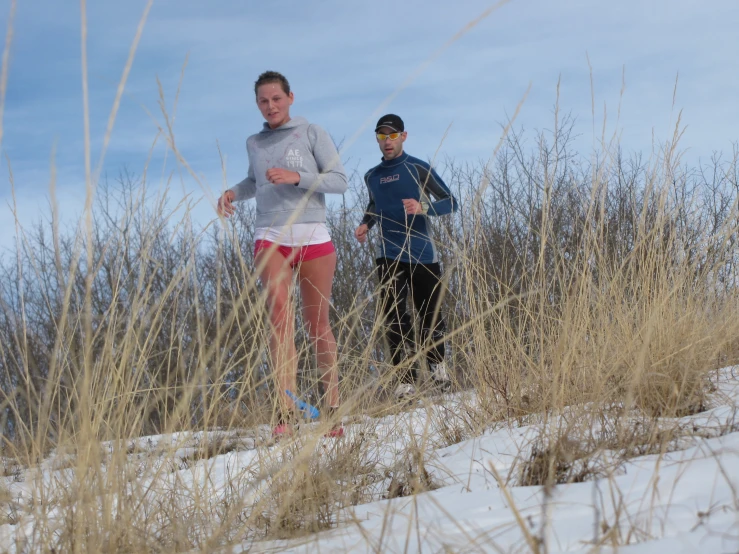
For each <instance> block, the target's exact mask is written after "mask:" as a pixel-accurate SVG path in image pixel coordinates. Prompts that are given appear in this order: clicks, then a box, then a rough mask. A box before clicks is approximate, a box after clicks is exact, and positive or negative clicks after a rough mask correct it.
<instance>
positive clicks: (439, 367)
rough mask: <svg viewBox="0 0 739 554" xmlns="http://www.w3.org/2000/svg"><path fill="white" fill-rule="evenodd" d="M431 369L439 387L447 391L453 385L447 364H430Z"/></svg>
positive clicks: (435, 383) (432, 376)
mask: <svg viewBox="0 0 739 554" xmlns="http://www.w3.org/2000/svg"><path fill="white" fill-rule="evenodd" d="M429 368H430V369H431V378H432V379H433V381H434V385H436V386H437V387H438V388H439V389H441V390H442V391H444V392H446V391H448V390H449V389H450V388H451V386H452V380H451V379H450V378H449V372H448V371H447V369H446V364H445V363H444V362H440V363H438V364H429Z"/></svg>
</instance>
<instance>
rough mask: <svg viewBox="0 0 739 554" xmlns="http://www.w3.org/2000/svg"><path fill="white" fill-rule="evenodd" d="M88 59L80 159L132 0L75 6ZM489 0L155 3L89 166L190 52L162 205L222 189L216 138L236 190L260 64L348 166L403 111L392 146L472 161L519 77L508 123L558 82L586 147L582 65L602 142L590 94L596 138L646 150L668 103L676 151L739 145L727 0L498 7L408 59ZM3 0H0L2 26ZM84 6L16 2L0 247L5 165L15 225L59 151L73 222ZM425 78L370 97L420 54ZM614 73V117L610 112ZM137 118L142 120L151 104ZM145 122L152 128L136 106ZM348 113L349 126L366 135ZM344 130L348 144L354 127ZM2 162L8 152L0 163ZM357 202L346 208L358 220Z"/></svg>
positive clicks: (536, 119)
mask: <svg viewBox="0 0 739 554" xmlns="http://www.w3.org/2000/svg"><path fill="white" fill-rule="evenodd" d="M89 4H90V5H89V6H88V14H87V17H88V26H89V30H88V42H87V44H88V56H89V69H88V71H89V94H90V122H91V123H90V130H91V136H92V160H93V163H96V162H97V160H98V157H99V155H100V148H101V144H102V137H103V135H104V132H105V128H106V125H107V120H108V114H109V111H110V108H111V105H112V102H113V99H114V97H115V91H116V88H117V85H118V81H119V79H120V76H121V73H122V71H123V67H124V64H125V61H126V58H127V56H128V52H129V48H130V45H131V42H132V40H133V38H134V35H135V33H136V28H137V25H138V22H139V19H140V17H141V15H142V13H143V11H144V8H145V6H146V1H145V0H126V2H90V3H89ZM492 5H494V3H493V2H486V1H482V0H464V1H459V2H454V3H453V2H448V1H444V2H442V1H437V0H397V1H396V2H392V3H389V2H346V1H339V0H323V1H321V2H310V3H309V2H299V1H296V0H271V1H270V2H253V1H244V0H241V1H229V0H221V1H220V2H211V3H207V4H206V3H205V2H202V1H201V0H155V2H154V5H153V8H152V10H151V12H150V14H149V18H148V20H147V22H146V26H145V28H144V33H143V37H142V39H141V43H140V45H139V48H138V51H137V53H136V58H135V62H134V66H133V69H132V70H131V74H130V77H129V80H128V82H127V85H126V92H125V95H124V97H123V100H122V103H121V108H120V111H119V113H118V118H117V121H116V124H115V129H114V132H113V137H112V140H111V143H110V147H109V149H108V152H107V156H106V159H105V165H104V171H105V173H106V174H107V175H108V176H109V177H116V176H117V175H118V174H119V172H120V171H121V169H123V168H124V167H125V168H127V169H128V171H130V172H131V173H133V174H139V175H140V174H141V173H142V172H143V170H144V166H145V164H146V160H147V158H148V157H149V153H150V150H151V148H152V143H153V141H154V139H155V137H156V134H157V122H158V124H160V125H161V124H162V123H163V117H162V115H161V112H160V111H159V107H158V101H159V92H158V85H157V78H159V80H160V81H161V83H162V87H163V90H164V96H165V101H166V103H167V105H168V107H169V108H170V109H171V107H172V103H173V101H174V97H175V93H176V89H177V83H178V81H179V79H180V73H181V71H182V67H183V64H184V62H185V59H186V58H187V60H188V62H187V67H186V68H185V74H184V80H183V86H182V89H181V92H180V96H179V103H178V107H177V114H176V121H175V123H174V132H175V137H176V141H177V144H178V147H179V149H180V151H181V152H182V153H183V155H184V156H185V158H186V159H187V161H188V162H189V164H190V166H191V167H192V168H193V169H194V171H196V172H197V173H198V175H201V177H202V182H203V183H204V185H203V186H199V185H197V184H196V183H195V182H194V180H193V179H191V178H190V177H188V176H187V175H186V174H185V173H184V172H182V171H180V170H178V167H177V164H176V163H175V161H174V159H173V157H172V156H171V155H169V156H167V157H165V152H166V148H165V146H164V144H163V143H162V142H160V143H159V145H158V146H155V147H154V150H153V157H152V161H151V163H150V165H149V171H148V178H149V182H150V186H151V187H153V188H156V187H158V186H159V185H160V184H161V183H162V182H164V181H166V180H167V179H168V178H170V177H172V181H171V183H172V187H171V193H170V194H171V198H172V201H173V202H177V201H178V200H179V199H181V198H182V195H183V194H185V193H190V194H192V195H193V197H194V198H195V199H197V198H199V197H203V201H202V202H201V204H200V207H199V208H198V209H197V211H196V216H197V219H198V221H199V222H203V223H204V222H207V221H208V220H209V219H210V218H212V217H213V212H212V209H211V208H210V206H209V202H210V200H209V199H208V196H209V194H206V193H210V195H212V196H215V195H217V194H218V193H219V191H220V190H221V189H222V187H223V179H222V173H221V167H220V159H219V155H218V148H217V144H220V148H221V151H222V152H223V154H224V156H225V160H226V169H227V181H228V184H229V185H232V184H234V183H236V182H238V181H239V180H241V179H242V178H243V176H244V175H245V173H246V169H247V160H246V153H245V148H244V141H245V139H246V137H247V136H248V135H250V134H252V133H253V132H255V131H257V130H258V129H259V128H260V126H261V121H262V120H261V116H260V114H259V112H258V110H257V109H256V106H255V104H254V97H253V92H252V87H253V82H254V80H255V79H256V77H257V75H258V74H259V73H260V72H262V71H264V70H266V69H274V70H277V71H281V72H283V73H284V74H285V75H287V77H288V78H289V79H290V82H291V84H292V87H293V90H294V92H295V97H296V99H295V104H294V106H293V109H292V113H293V115H303V116H305V117H307V118H308V119H309V120H311V121H313V122H315V123H319V124H320V125H322V126H323V127H325V128H326V129H327V130H328V131H329V132H330V133H331V134H332V135H333V137H334V138H335V139H336V140H337V141H339V142H341V141H344V143H345V144H346V145H347V148H346V149H345V150H344V152H343V157H344V159H345V161H346V162H347V166H348V167H349V168H352V169H357V170H361V171H363V170H365V169H367V168H368V167H370V166H371V165H374V164H375V163H377V161H378V160H379V156H380V154H379V151H378V150H377V146H376V143H375V142H374V138H373V134H372V122H373V121H374V120H375V119H376V118H377V116H379V115H381V113H380V112H385V111H392V112H395V113H399V114H400V115H401V116H402V117H403V118H404V119H405V120H406V125H407V128H408V131H409V138H408V142H407V143H406V150H407V151H408V152H410V153H412V154H413V155H416V156H418V157H421V158H430V157H431V156H433V155H434V152H435V151H436V150H437V148H438V147H439V143H440V141H441V139H442V136H443V135H444V133H445V131H446V130H447V128H448V127H449V126H450V125H451V128H450V130H449V134H448V137H447V139H446V141H445V142H444V144H443V145H442V146H441V150H440V154H441V155H442V156H448V157H451V158H455V159H457V160H460V161H476V160H481V159H482V160H484V159H487V157H488V156H489V155H490V153H491V152H492V150H493V148H494V147H495V145H496V143H497V141H498V139H499V137H500V134H501V125H502V124H504V123H505V122H506V120H507V118H508V117H509V116H510V115H511V114H513V112H514V111H515V108H516V106H517V104H518V103H519V101H520V100H521V98H522V96H523V94H524V93H525V91H526V89H527V88H528V86H529V84H531V87H532V88H531V93H530V94H529V96H528V98H527V100H526V102H525V104H524V106H523V108H522V111H521V114H520V116H519V118H518V120H517V125H518V126H519V127H523V128H524V129H528V130H535V129H542V128H551V126H552V121H553V116H552V113H553V106H554V102H555V99H556V83H557V80H558V79H559V78H561V90H560V104H561V108H562V109H563V110H564V111H569V112H571V113H572V114H573V115H574V116H575V117H576V118H577V121H578V125H577V128H576V130H577V131H578V132H579V133H580V138H579V139H578V140H579V141H580V143H581V145H582V148H583V149H584V150H587V148H589V146H590V145H591V143H592V128H593V122H592V116H591V89H590V75H589V69H588V63H587V60H586V53H587V55H588V56H589V58H590V62H591V64H592V67H593V77H594V90H595V103H596V111H597V116H596V119H597V127H598V135H599V134H600V126H601V122H602V114H603V106H604V105H605V106H606V107H607V112H608V122H609V123H608V125H609V130H610V132H613V131H614V130H618V131H619V132H620V133H621V134H622V144H623V146H624V147H625V148H626V149H628V150H641V151H644V152H645V153H646V154H648V153H649V151H650V150H651V144H652V134H653V133H654V134H655V135H656V136H657V137H658V138H662V139H664V138H667V137H669V136H670V135H671V134H672V129H673V125H674V122H675V117H676V112H675V111H673V109H672V98H673V88H674V85H675V78H676V76H677V75H678V74H679V82H678V89H677V97H676V110H683V123H684V124H685V125H687V129H686V132H685V135H684V139H683V141H682V146H683V147H684V148H688V149H689V150H688V159H691V160H698V159H700V158H702V159H705V158H706V157H708V156H710V155H711V153H712V152H713V151H716V150H723V151H725V152H728V151H730V150H731V147H732V143H733V142H734V141H735V140H737V139H739V132H737V126H736V124H737V122H739V103H738V102H737V101H736V98H737V96H738V95H739V72H737V71H736V56H737V54H738V53H739V34H737V32H736V26H737V23H739V2H737V1H736V0H714V1H707V2H702V3H699V2H695V1H693V0H621V1H619V2H616V1H609V2H605V1H602V0H562V1H552V0H511V1H510V2H508V3H506V4H504V5H502V6H501V7H500V8H499V9H497V10H495V11H493V12H492V13H491V14H490V15H489V16H488V17H487V18H486V19H484V20H483V21H481V22H480V23H479V24H478V25H476V26H475V27H474V28H473V29H471V30H469V32H468V33H466V34H465V35H464V36H463V37H462V38H460V39H459V40H458V41H456V42H455V43H454V44H452V45H451V46H450V47H449V48H448V49H446V50H445V51H444V52H443V53H441V54H440V55H439V56H438V57H436V58H434V59H433V60H431V61H430V63H427V64H426V65H425V66H424V63H425V62H427V61H428V60H429V58H430V57H431V56H432V54H433V53H434V52H436V51H438V49H439V48H440V47H441V46H442V45H444V44H445V43H446V42H447V41H448V40H449V39H450V38H451V37H452V36H454V35H455V33H457V32H458V31H459V30H460V29H462V28H463V27H464V26H465V25H466V24H467V23H469V22H470V21H472V20H474V19H475V18H476V17H477V16H479V15H480V14H481V13H483V12H484V11H485V10H486V9H487V8H489V7H491V6H492ZM9 11H10V2H9V0H0V25H1V31H0V32H2V33H3V42H4V40H5V29H6V26H7V21H8V14H9ZM80 28H81V27H80V7H79V4H78V3H76V2H73V1H60V0H31V1H21V2H19V5H18V8H17V12H16V17H15V20H14V23H13V43H12V46H11V57H10V69H9V79H8V89H7V96H6V104H5V114H4V121H3V125H4V136H3V140H2V145H1V146H2V149H3V158H2V160H1V161H0V251H3V250H5V249H7V248H8V247H9V246H11V245H12V244H13V240H14V239H13V237H14V234H15V227H14V222H13V217H12V214H11V211H10V209H9V208H8V203H9V202H10V182H9V177H8V174H9V171H8V170H9V167H8V161H7V160H9V161H10V165H11V167H12V171H13V175H14V181H15V186H16V198H17V203H18V214H19V217H20V219H21V221H22V223H23V225H24V226H31V225H32V224H33V223H34V222H36V221H38V220H39V218H40V217H43V214H45V213H48V205H49V180H50V174H51V171H50V168H51V164H50V160H51V153H52V148H55V167H56V179H57V191H58V192H57V194H58V197H59V206H60V211H61V213H62V215H63V217H64V219H65V221H66V222H68V223H69V222H74V221H76V220H77V218H78V217H79V216H80V215H81V212H82V208H83V205H84V196H85V184H84V183H85V180H84V178H85V173H84V148H83V146H84V142H83V116H82V114H83V112H82V87H81V64H80ZM422 66H423V67H425V69H424V71H423V72H421V73H420V74H418V75H417V77H416V78H415V79H414V80H413V81H412V82H411V83H409V84H408V86H406V87H405V88H403V89H402V90H400V91H399V92H398V94H397V95H396V96H394V97H393V98H392V100H391V102H390V103H389V104H388V105H387V107H386V108H383V107H382V104H383V102H385V101H386V100H387V99H388V98H389V97H390V96H391V95H392V94H393V93H394V92H396V91H397V90H398V87H399V86H400V85H401V84H402V83H404V82H405V81H406V80H407V78H408V77H409V76H410V75H412V74H414V72H415V71H416V70H417V69H419V68H420V67H422ZM624 68H625V80H626V89H625V93H624V96H623V99H622V105H621V118H620V121H619V122H618V127H616V121H615V118H616V112H617V109H618V104H619V96H620V91H621V80H622V71H624ZM147 111H148V113H147ZM152 116H153V117H154V118H155V119H156V122H155V121H154V120H153V119H152ZM363 126H364V128H363ZM360 130H361V131H362V132H361V134H360V135H359V136H358V140H356V141H354V142H348V141H349V139H350V138H351V137H354V136H355V135H356V133H357V132H358V131H360ZM6 156H7V159H6ZM360 216H361V214H358V215H357V218H358V219H359V217H360Z"/></svg>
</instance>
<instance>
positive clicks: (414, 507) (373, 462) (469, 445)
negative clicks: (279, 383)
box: [0, 368, 739, 553]
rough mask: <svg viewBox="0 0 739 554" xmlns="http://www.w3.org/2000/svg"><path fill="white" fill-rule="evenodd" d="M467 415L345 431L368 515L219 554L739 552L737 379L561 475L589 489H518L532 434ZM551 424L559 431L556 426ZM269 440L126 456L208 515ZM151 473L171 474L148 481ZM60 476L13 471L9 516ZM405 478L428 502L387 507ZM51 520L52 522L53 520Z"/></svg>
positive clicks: (153, 445) (53, 462) (17, 536)
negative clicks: (219, 450)
mask: <svg viewBox="0 0 739 554" xmlns="http://www.w3.org/2000/svg"><path fill="white" fill-rule="evenodd" d="M474 402H475V399H474V397H471V396H465V395H463V394H459V395H455V396H453V397H450V398H448V399H446V401H445V402H443V403H441V404H437V405H434V406H425V407H418V408H417V409H414V410H412V411H409V412H404V413H400V414H395V415H391V416H387V417H384V418H379V419H370V418H364V419H361V418H359V419H356V420H354V421H353V423H351V424H348V425H347V436H346V437H345V438H344V439H341V440H342V441H346V442H344V444H356V445H357V448H358V451H359V452H361V456H362V457H363V459H362V464H361V465H362V467H363V468H365V470H366V474H365V475H363V479H364V480H363V483H364V488H363V489H362V494H363V498H364V499H366V500H368V501H367V502H366V503H360V504H358V505H356V506H350V507H348V508H346V509H344V510H341V511H339V510H337V515H336V518H337V519H338V521H337V522H336V526H335V527H334V528H333V529H330V530H327V531H323V532H320V533H316V534H311V535H307V536H303V537H301V538H295V539H291V540H279V541H276V540H270V541H266V540H261V541H260V540H259V538H258V537H257V538H250V539H249V540H248V541H240V542H237V543H236V544H234V545H232V546H230V547H222V548H221V550H218V551H219V552H224V553H225V552H242V551H247V550H248V551H252V552H282V551H287V552H316V553H318V552H320V553H325V552H424V553H425V552H529V551H533V550H535V549H540V551H542V552H549V553H554V552H594V551H599V552H611V551H619V552H628V553H637V552H650V553H652V552H739V409H738V408H737V406H739V368H727V369H724V370H722V371H721V372H720V377H719V378H718V379H717V390H716V391H715V392H714V393H713V394H712V406H711V409H709V410H708V411H705V412H703V413H700V414H697V415H694V416H690V417H685V418H682V419H679V420H664V421H663V422H661V424H663V425H664V428H665V429H670V430H671V434H670V435H669V437H668V439H666V440H665V441H663V442H662V443H661V444H662V445H663V447H662V450H661V451H657V452H650V453H648V454H645V455H635V456H633V457H629V458H628V459H627V460H625V461H624V457H623V456H621V455H619V453H618V452H615V451H608V450H604V449H600V450H598V452H597V453H595V454H593V455H592V456H590V457H588V458H587V461H582V460H580V461H578V460H577V459H573V460H571V463H570V464H569V469H570V470H571V471H573V472H574V473H573V474H575V473H577V470H578V464H585V465H583V466H582V467H580V468H579V469H583V468H585V469H588V471H585V472H584V473H583V475H585V477H586V478H585V480H583V481H582V482H573V483H568V484H560V485H555V486H552V487H550V488H548V489H545V488H544V487H542V486H521V483H522V482H523V473H522V468H523V466H524V462H525V461H526V460H531V459H532V455H533V453H534V452H535V449H536V448H540V447H541V443H537V440H538V439H539V437H540V436H541V429H542V427H541V424H540V423H539V424H535V425H528V426H527V425H513V424H511V423H508V424H499V425H497V426H495V427H490V428H486V429H482V430H473V429H471V428H469V426H467V427H465V422H469V419H468V418H465V417H464V411H465V409H467V408H466V407H469V406H471V405H474ZM606 424H607V423H606ZM548 425H549V426H550V428H551V426H557V425H559V426H561V425H562V420H561V419H559V420H556V421H550V422H549V423H548ZM676 428H679V430H680V432H679V433H675V431H674V430H675V429H676ZM268 431H269V430H268V429H266V428H260V429H255V430H250V431H247V432H237V431H233V432H231V433H230V434H222V435H221V437H222V440H229V441H232V442H231V446H232V448H233V449H232V450H231V451H230V452H228V453H226V454H222V455H218V456H214V457H203V458H202V459H198V457H197V456H194V454H195V453H196V452H197V450H198V445H199V444H201V443H202V441H203V440H205V438H207V437H206V435H204V434H202V433H196V434H179V435H168V436H158V437H147V438H143V439H141V440H139V441H138V444H131V445H129V448H128V450H129V452H130V454H129V458H130V460H132V461H133V462H135V461H136V460H140V464H141V467H142V468H146V469H142V471H141V473H140V474H141V480H142V481H146V483H143V484H141V483H140V484H141V485H142V486H146V487H148V486H152V487H153V488H156V487H157V486H159V487H163V488H167V487H166V486H165V485H166V484H168V485H169V487H170V488H169V489H168V490H170V491H171V488H172V487H179V488H181V489H193V490H195V489H197V490H199V491H203V490H207V491H209V494H211V495H212V498H213V502H216V501H217V500H218V499H219V498H221V499H222V498H225V497H226V496H227V495H228V494H233V490H234V486H233V484H234V482H238V483H239V487H241V488H240V489H238V490H239V491H240V492H239V493H238V494H239V495H240V496H241V498H242V499H245V500H246V501H247V504H248V501H249V499H250V498H252V497H253V498H258V497H259V495H260V494H263V493H264V488H263V487H260V486H255V487H251V486H249V479H251V480H255V477H254V476H255V475H259V474H260V473H261V474H264V473H265V472H267V473H268V470H267V469H265V467H264V464H265V463H266V462H265V460H273V461H274V460H275V459H278V458H279V456H280V454H279V452H280V449H281V448H284V446H285V445H283V444H272V443H271V442H270V441H269V440H265V437H266V436H267V435H268ZM590 432H591V433H595V434H597V433H598V432H599V430H598V429H591V430H590ZM300 433H301V434H302V433H303V431H302V430H301V432H300ZM308 436H309V433H306V437H308ZM578 436H580V437H582V436H583V434H582V433H581V434H579V435H578ZM454 437H457V438H458V439H463V440H461V441H459V442H457V441H456V440H455V439H454ZM211 439H212V437H211ZM314 440H315V441H316V442H315V444H313V443H310V445H311V446H309V448H314V449H315V451H317V452H321V451H324V452H329V451H330V450H331V449H332V448H336V446H337V445H336V443H335V442H332V441H333V439H313V438H309V439H306V441H314ZM352 441H353V443H352ZM452 442H454V444H452ZM537 444H538V446H537ZM165 445H175V446H174V449H172V450H171V452H173V453H175V455H174V456H170V457H169V458H168V459H167V458H166V457H162V456H157V455H155V453H156V452H162V447H163V446H165ZM104 447H105V448H107V449H108V450H109V449H110V448H111V445H104ZM576 447H577V445H576V444H575V443H573V446H572V448H573V449H576ZM418 451H422V452H425V456H424V457H423V459H422V461H421V462H419V460H418V459H417V458H414V457H413V455H412V453H413V452H418ZM409 453H410V454H409ZM419 463H420V464H421V465H420V466H419ZM157 464H159V467H164V465H165V464H170V466H173V467H172V468H171V470H169V471H152V468H155V467H156V466H157ZM70 465H71V464H70V459H69V458H68V457H64V456H62V455H61V454H57V455H55V456H51V457H49V458H48V459H46V460H45V461H44V462H43V463H42V464H41V465H40V466H39V467H37V468H30V469H20V468H19V469H18V471H17V472H15V473H14V472H10V473H11V474H10V475H8V476H7V477H6V478H5V488H6V489H7V491H8V495H9V496H10V497H12V498H14V499H16V505H17V506H23V505H27V504H28V501H29V500H30V499H31V498H34V497H37V496H38V494H39V493H38V490H39V482H41V483H43V488H44V490H47V491H49V492H50V494H51V491H53V489H54V487H55V486H56V487H58V486H59V485H60V484H63V483H65V482H68V483H72V482H73V475H74V469H73V468H72V467H70ZM421 466H422V467H421ZM406 468H407V471H406ZM424 468H425V473H424V472H423V469H424ZM6 473H7V472H6ZM414 473H415V477H416V478H422V479H423V481H424V483H425V484H426V485H427V488H429V489H433V490H429V491H428V492H423V493H420V494H417V495H411V496H398V497H395V498H386V497H388V496H393V495H392V494H389V493H388V491H392V490H395V491H402V489H403V487H404V486H406V487H407V486H408V478H409V477H408V476H409V475H412V474H414ZM421 473H423V475H421V476H420V477H419V474H421ZM404 478H405V481H403V479H404ZM262 481H263V482H265V483H266V482H267V481H268V479H267V480H262ZM229 491H231V492H229ZM55 510H57V511H58V509H51V510H50V513H49V514H47V515H48V519H49V520H54V517H58V519H59V520H60V521H61V520H62V519H63V518H62V517H61V514H59V513H55ZM37 518H38V512H37V511H33V510H27V511H26V512H24V511H23V510H20V512H19V513H18V514H17V517H15V518H14V519H13V521H12V522H10V523H5V524H4V525H2V526H0V549H2V551H7V552H16V551H18V552H20V551H21V550H22V548H19V545H21V544H23V543H24V541H25V538H26V537H30V536H31V535H32V534H33V532H34V531H33V530H34V523H35V519H37ZM47 524H48V523H47ZM255 541H256V542H255Z"/></svg>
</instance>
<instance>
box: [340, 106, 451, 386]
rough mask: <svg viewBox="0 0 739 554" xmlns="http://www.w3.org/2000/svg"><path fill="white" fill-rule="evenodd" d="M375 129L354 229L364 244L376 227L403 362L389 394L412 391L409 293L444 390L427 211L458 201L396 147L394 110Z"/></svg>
mask: <svg viewBox="0 0 739 554" xmlns="http://www.w3.org/2000/svg"><path fill="white" fill-rule="evenodd" d="M375 134H376V137H377V144H378V145H379V147H380V151H381V152H382V161H381V162H380V164H379V165H377V166H375V167H373V168H372V169H370V170H369V171H368V172H367V173H366V174H365V175H364V182H365V184H366V185H367V190H368V192H369V204H368V205H367V209H366V210H365V213H364V217H363V218H362V222H361V224H360V225H359V226H358V227H357V228H356V230H355V231H354V236H355V237H356V239H357V240H358V241H359V242H360V243H364V242H365V241H366V240H367V233H368V231H369V230H370V229H371V228H372V227H373V226H374V225H375V224H378V226H379V229H380V240H379V243H378V246H377V254H376V258H377V268H378V273H379V277H380V284H381V297H380V301H381V303H382V314H383V318H384V324H385V326H386V328H385V340H386V343H387V346H388V348H389V350H390V355H391V358H392V363H393V365H394V366H395V367H401V366H404V369H403V370H401V373H400V375H399V376H398V377H399V380H400V383H399V385H398V387H397V389H396V391H395V394H396V396H397V397H399V398H401V397H406V396H410V395H412V394H414V393H415V386H414V385H415V383H416V381H417V379H418V375H417V372H416V370H415V368H414V367H411V366H410V364H408V363H406V364H403V362H404V361H405V360H406V357H407V354H406V352H407V350H406V348H405V344H406V342H409V343H410V342H412V337H413V321H412V319H411V316H410V314H409V313H408V311H407V306H406V304H407V302H406V301H407V298H408V294H409V293H410V296H411V299H412V301H413V304H414V306H415V307H416V310H417V311H418V314H419V317H420V321H421V345H422V347H423V349H424V350H425V352H426V361H427V363H428V366H429V369H430V371H431V375H432V378H433V380H434V382H435V384H437V385H438V386H439V387H440V388H441V389H442V390H447V389H448V388H449V385H450V380H449V374H448V372H447V369H446V365H445V363H444V355H445V349H444V334H445V331H446V327H445V324H444V319H443V317H442V314H441V313H440V308H441V302H440V301H441V296H442V290H443V285H442V282H441V267H440V265H439V256H438V252H437V250H436V245H435V244H434V241H433V239H432V237H431V230H430V225H429V216H440V215H446V214H449V213H452V212H455V211H457V206H458V205H457V201H456V200H455V198H454V197H453V196H452V193H451V191H450V190H449V187H447V185H446V184H445V183H444V181H443V180H442V179H441V177H439V175H438V174H437V173H436V171H434V170H433V169H432V168H431V166H430V165H429V164H428V163H426V162H424V161H423V160H419V159H418V158H414V157H413V156H409V155H408V154H406V153H405V152H403V143H404V142H405V141H406V138H408V133H407V132H406V130H405V124H404V123H403V120H402V119H401V118H400V117H399V116H397V115H395V114H388V115H385V116H383V117H381V118H380V120H379V121H378V122H377V125H376V126H375ZM432 199H433V200H432Z"/></svg>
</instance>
